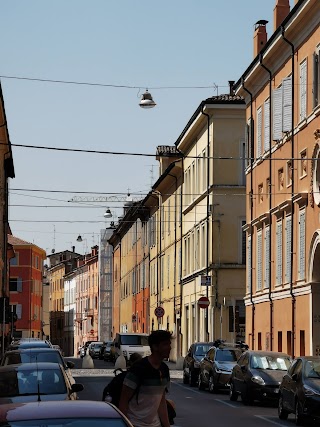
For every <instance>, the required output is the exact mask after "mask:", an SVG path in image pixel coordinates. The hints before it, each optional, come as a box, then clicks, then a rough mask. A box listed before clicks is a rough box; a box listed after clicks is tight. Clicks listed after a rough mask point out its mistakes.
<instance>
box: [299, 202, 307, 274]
mask: <svg viewBox="0 0 320 427" xmlns="http://www.w3.org/2000/svg"><path fill="white" fill-rule="evenodd" d="M305 245H306V210H305V209H302V210H301V211H300V212H299V258H298V265H299V270H298V277H299V279H300V280H302V279H304V278H305V262H306V261H305V257H306V250H305Z"/></svg>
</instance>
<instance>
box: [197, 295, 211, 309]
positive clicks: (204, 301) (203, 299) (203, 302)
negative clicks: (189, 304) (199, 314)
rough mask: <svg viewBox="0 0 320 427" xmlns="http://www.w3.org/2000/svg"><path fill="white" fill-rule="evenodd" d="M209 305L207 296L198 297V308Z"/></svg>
mask: <svg viewBox="0 0 320 427" xmlns="http://www.w3.org/2000/svg"><path fill="white" fill-rule="evenodd" d="M209 305H210V302H209V298H207V297H201V298H199V299H198V306H199V307H200V308H207V307H209Z"/></svg>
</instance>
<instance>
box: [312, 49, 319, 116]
mask: <svg viewBox="0 0 320 427" xmlns="http://www.w3.org/2000/svg"><path fill="white" fill-rule="evenodd" d="M319 103H320V61H319V52H315V53H314V54H313V108H315V107H316V106H317V105H319Z"/></svg>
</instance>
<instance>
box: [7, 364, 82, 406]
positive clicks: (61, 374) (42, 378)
mask: <svg viewBox="0 0 320 427" xmlns="http://www.w3.org/2000/svg"><path fill="white" fill-rule="evenodd" d="M81 390H83V385H82V384H76V383H74V384H71V383H70V381H69V379H68V377H67V375H66V374H65V371H64V369H63V367H62V366H61V365H58V364H56V363H44V362H39V363H21V364H19V365H7V366H1V367H0V406H1V405H2V404H4V403H23V402H36V401H39V400H41V401H42V400H75V399H77V392H79V391H81Z"/></svg>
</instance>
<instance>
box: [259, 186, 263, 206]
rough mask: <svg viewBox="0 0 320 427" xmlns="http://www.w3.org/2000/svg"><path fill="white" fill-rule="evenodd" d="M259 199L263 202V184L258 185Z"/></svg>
mask: <svg viewBox="0 0 320 427" xmlns="http://www.w3.org/2000/svg"><path fill="white" fill-rule="evenodd" d="M258 201H259V203H262V202H263V184H259V185H258Z"/></svg>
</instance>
